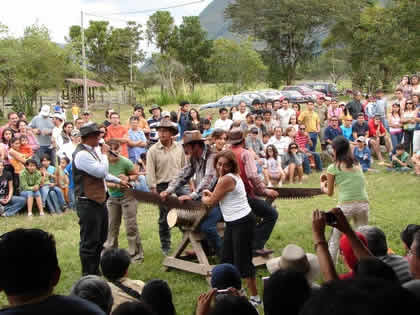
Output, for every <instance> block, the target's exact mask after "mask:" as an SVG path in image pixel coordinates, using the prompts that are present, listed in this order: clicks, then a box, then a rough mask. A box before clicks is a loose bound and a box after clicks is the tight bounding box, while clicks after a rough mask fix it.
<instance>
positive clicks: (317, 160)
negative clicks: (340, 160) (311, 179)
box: [302, 152, 322, 174]
mask: <svg viewBox="0 0 420 315" xmlns="http://www.w3.org/2000/svg"><path fill="white" fill-rule="evenodd" d="M309 153H310V154H312V156H313V157H314V160H315V167H316V170H317V171H320V172H321V171H322V160H321V156H320V155H319V153H317V152H309ZM302 165H303V172H304V173H305V174H311V172H312V170H311V165H310V163H309V157H308V156H307V155H306V154H305V155H304V156H303V164H302Z"/></svg>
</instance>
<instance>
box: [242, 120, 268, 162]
mask: <svg viewBox="0 0 420 315" xmlns="http://www.w3.org/2000/svg"><path fill="white" fill-rule="evenodd" d="M245 145H246V147H247V148H248V150H250V151H252V152H254V153H255V156H256V157H261V156H264V144H263V143H262V140H261V139H259V138H258V129H257V128H256V127H252V128H251V131H250V133H249V134H248V136H247V137H246V140H245Z"/></svg>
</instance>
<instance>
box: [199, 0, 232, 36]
mask: <svg viewBox="0 0 420 315" xmlns="http://www.w3.org/2000/svg"><path fill="white" fill-rule="evenodd" d="M232 2H234V0H213V2H211V3H210V4H209V5H208V6H207V7H206V8H205V9H204V10H203V11H202V12H201V13H200V15H199V17H200V22H201V25H202V26H203V28H204V29H205V30H206V31H207V33H208V38H209V39H217V38H221V37H223V38H227V39H238V36H237V35H235V34H233V33H231V32H230V31H229V27H230V24H231V23H230V22H229V20H227V21H225V17H224V12H225V9H226V8H227V6H228V5H229V4H230V3H232Z"/></svg>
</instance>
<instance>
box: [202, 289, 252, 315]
mask: <svg viewBox="0 0 420 315" xmlns="http://www.w3.org/2000/svg"><path fill="white" fill-rule="evenodd" d="M210 292H215V291H210ZM213 294H214V293H213ZM204 296H205V295H204ZM200 298H201V296H200ZM200 298H199V302H198V304H199V305H200V304H201V303H203V302H202V301H200ZM207 300H210V301H211V298H210V299H207ZM230 314H232V315H233V314H241V315H258V311H257V310H256V309H255V308H254V306H252V304H251V303H250V302H249V301H248V300H247V298H246V297H243V296H235V295H230V294H225V295H224V296H223V298H221V299H218V300H217V302H216V303H215V304H214V306H213V308H212V310H211V311H210V307H207V308H206V310H205V311H201V310H200V311H197V312H196V315H230Z"/></svg>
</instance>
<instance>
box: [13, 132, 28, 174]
mask: <svg viewBox="0 0 420 315" xmlns="http://www.w3.org/2000/svg"><path fill="white" fill-rule="evenodd" d="M28 159H29V156H26V155H25V154H23V153H22V152H20V140H19V138H12V139H11V140H10V149H9V162H10V164H11V165H12V166H13V169H14V170H15V176H17V177H18V176H19V174H20V173H22V171H23V170H24V169H25V162H26V160H28Z"/></svg>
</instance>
